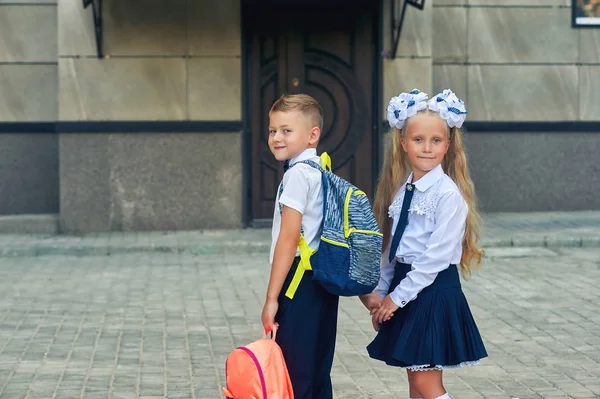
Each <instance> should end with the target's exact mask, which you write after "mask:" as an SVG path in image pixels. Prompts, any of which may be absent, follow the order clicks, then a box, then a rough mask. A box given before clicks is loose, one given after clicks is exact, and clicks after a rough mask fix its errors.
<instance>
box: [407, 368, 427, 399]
mask: <svg viewBox="0 0 600 399" xmlns="http://www.w3.org/2000/svg"><path fill="white" fill-rule="evenodd" d="M406 371H407V373H408V388H409V391H410V399H422V398H423V397H422V396H421V392H419V390H418V389H417V387H416V386H415V383H414V381H413V379H414V378H413V374H414V373H411V371H410V370H406Z"/></svg>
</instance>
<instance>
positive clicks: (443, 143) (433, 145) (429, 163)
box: [400, 113, 450, 182]
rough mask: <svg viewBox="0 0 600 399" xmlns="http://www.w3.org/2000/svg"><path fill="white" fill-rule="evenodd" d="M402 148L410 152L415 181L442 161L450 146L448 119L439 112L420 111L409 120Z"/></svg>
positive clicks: (409, 157)
mask: <svg viewBox="0 0 600 399" xmlns="http://www.w3.org/2000/svg"><path fill="white" fill-rule="evenodd" d="M400 143H401V144H402V148H403V149H404V151H406V153H407V154H408V159H409V161H410V164H411V167H412V171H413V182H416V181H417V180H419V179H420V178H421V177H423V176H425V174H427V172H429V171H430V170H432V169H434V168H435V167H436V166H438V165H439V164H441V163H442V160H443V159H444V155H446V152H448V148H449V147H450V140H449V139H448V127H447V125H446V121H444V120H443V119H442V118H440V117H439V115H437V114H430V113H419V114H417V115H415V116H413V117H412V118H410V119H409V120H408V124H407V125H406V130H405V133H404V137H402V138H401V139H400Z"/></svg>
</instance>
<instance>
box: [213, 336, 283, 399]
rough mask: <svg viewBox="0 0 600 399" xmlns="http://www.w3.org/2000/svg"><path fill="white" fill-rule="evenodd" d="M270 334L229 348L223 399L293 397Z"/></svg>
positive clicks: (280, 398)
mask: <svg viewBox="0 0 600 399" xmlns="http://www.w3.org/2000/svg"><path fill="white" fill-rule="evenodd" d="M276 332H277V328H276V327H275V328H274V329H273V338H272V339H269V338H267V335H266V334H265V336H264V337H262V338H261V339H259V340H258V341H254V342H252V343H251V344H249V345H246V346H241V347H239V348H237V349H235V350H233V351H232V352H231V353H230V354H229V356H228V357H227V362H226V363H225V375H226V379H227V388H223V393H224V394H225V399H294V392H293V391H292V383H291V381H290V375H289V373H288V370H287V366H286V365H285V360H284V359H283V353H282V352H281V348H280V347H279V345H277V343H275V336H276Z"/></svg>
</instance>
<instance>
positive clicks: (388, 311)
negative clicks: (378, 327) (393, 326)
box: [373, 295, 399, 324]
mask: <svg viewBox="0 0 600 399" xmlns="http://www.w3.org/2000/svg"><path fill="white" fill-rule="evenodd" d="M398 309H399V306H398V305H396V304H395V303H394V301H392V298H390V296H389V295H388V296H386V297H385V299H384V300H383V302H381V306H380V307H379V309H377V312H376V313H375V314H374V315H373V316H374V317H376V318H377V321H378V322H379V324H381V323H383V322H384V321H388V320H389V319H391V318H392V316H393V315H394V312H395V311H396V310H398Z"/></svg>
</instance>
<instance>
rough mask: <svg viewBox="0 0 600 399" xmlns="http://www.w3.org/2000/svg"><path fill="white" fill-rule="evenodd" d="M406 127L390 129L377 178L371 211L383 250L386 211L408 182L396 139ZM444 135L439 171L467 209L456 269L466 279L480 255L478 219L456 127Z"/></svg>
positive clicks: (387, 239)
mask: <svg viewBox="0 0 600 399" xmlns="http://www.w3.org/2000/svg"><path fill="white" fill-rule="evenodd" d="M421 113H430V114H434V115H438V116H439V114H437V113H435V112H432V111H429V110H425V111H421V112H419V113H417V115H419V114H421ZM407 122H408V121H407ZM408 124H409V123H405V124H404V127H403V129H396V128H394V129H393V131H392V133H391V136H392V137H391V146H388V148H389V150H388V151H387V154H386V156H385V161H384V163H383V169H382V170H381V174H380V176H379V183H378V185H377V192H376V193H375V201H374V204H373V211H374V213H375V217H376V219H377V223H378V224H379V227H380V229H381V231H382V232H383V249H384V250H385V249H386V248H387V246H388V244H389V242H390V235H391V234H390V233H391V221H390V218H389V217H388V208H389V206H390V205H391V203H392V201H393V200H394V196H395V195H396V193H397V192H398V190H399V189H400V186H401V185H402V184H403V183H404V182H405V181H406V179H408V176H409V174H410V171H411V166H410V163H409V160H408V156H407V154H406V153H405V152H404V149H403V148H402V144H401V142H400V139H401V138H402V137H404V135H405V134H406V127H407V125H408ZM448 135H449V141H450V146H449V148H448V152H447V153H446V155H445V156H444V159H443V161H442V168H443V169H444V172H445V173H446V174H447V175H448V176H450V178H451V179H452V180H453V181H454V182H455V183H456V185H457V186H458V188H459V189H460V192H461V194H462V196H463V198H464V199H465V202H466V203H467V206H468V207H469V213H468V214H467V222H466V229H465V234H464V236H463V240H462V256H461V259H460V265H459V266H460V269H461V271H462V274H463V276H465V277H467V276H468V275H469V274H470V273H471V266H472V264H473V263H474V262H475V265H476V266H478V265H479V264H481V258H482V255H483V251H482V250H481V249H480V248H478V247H477V242H478V241H479V227H480V225H481V217H480V216H479V212H478V211H477V201H476V198H475V187H474V185H473V181H472V180H471V177H470V175H469V168H468V165H467V157H466V155H465V151H464V147H463V142H462V132H461V130H460V129H459V128H456V127H453V128H448Z"/></svg>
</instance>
